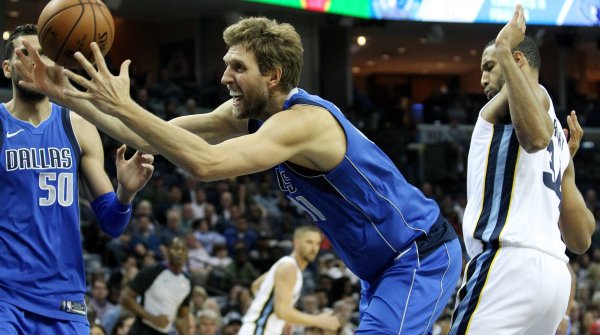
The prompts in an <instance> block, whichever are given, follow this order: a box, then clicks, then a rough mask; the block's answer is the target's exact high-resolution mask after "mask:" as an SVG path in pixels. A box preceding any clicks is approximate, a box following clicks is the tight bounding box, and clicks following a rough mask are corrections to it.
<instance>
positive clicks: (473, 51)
mask: <svg viewBox="0 0 600 335" xmlns="http://www.w3.org/2000/svg"><path fill="white" fill-rule="evenodd" d="M478 53H479V52H478V51H477V49H471V50H469V55H471V56H476V55H477V54H478Z"/></svg>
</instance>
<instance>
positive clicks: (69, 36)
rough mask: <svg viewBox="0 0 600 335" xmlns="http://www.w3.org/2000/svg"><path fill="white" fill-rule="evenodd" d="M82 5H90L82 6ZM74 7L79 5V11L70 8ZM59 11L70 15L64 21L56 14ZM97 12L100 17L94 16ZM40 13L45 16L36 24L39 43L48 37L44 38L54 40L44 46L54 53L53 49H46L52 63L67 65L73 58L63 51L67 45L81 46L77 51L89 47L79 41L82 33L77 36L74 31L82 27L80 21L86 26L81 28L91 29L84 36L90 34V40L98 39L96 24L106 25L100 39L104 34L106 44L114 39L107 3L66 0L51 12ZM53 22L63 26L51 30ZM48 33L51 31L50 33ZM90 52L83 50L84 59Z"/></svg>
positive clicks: (58, 13) (87, 0)
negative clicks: (64, 3)
mask: <svg viewBox="0 0 600 335" xmlns="http://www.w3.org/2000/svg"><path fill="white" fill-rule="evenodd" d="M65 2H70V1H65ZM86 6H90V7H89V8H86ZM94 6H97V7H94ZM77 7H79V11H75V10H74V8H77ZM86 10H89V11H86ZM105 11H107V12H108V13H106V12H105ZM63 13H64V14H63ZM42 14H43V12H42ZM61 15H67V16H68V17H69V18H70V19H69V20H68V21H62V20H61V18H60V16H61ZM89 15H92V17H89ZM97 15H101V17H100V16H99V17H96V16H97ZM44 16H45V17H44V18H43V19H44V22H43V23H42V24H41V25H38V32H39V37H40V42H42V44H43V41H48V42H49V41H50V40H48V39H51V40H54V42H50V43H53V44H54V46H52V47H50V46H48V47H49V49H50V50H49V51H54V50H56V53H54V52H46V53H47V55H48V56H53V57H51V59H52V60H53V61H54V62H55V63H58V64H64V65H67V64H70V63H72V62H73V60H72V59H71V57H69V55H65V54H64V53H65V50H66V48H67V47H69V48H71V47H72V46H73V45H77V47H79V48H81V49H82V50H81V51H85V50H86V49H89V47H88V48H86V47H85V45H82V44H81V42H83V41H84V40H82V39H81V38H82V37H83V36H85V35H81V36H79V32H78V30H80V29H82V28H83V27H82V24H84V23H83V22H86V23H85V26H86V27H87V28H85V29H88V32H89V31H91V33H92V36H88V38H89V37H91V41H95V42H98V41H97V39H98V36H97V35H98V29H99V25H100V26H106V32H104V31H103V33H102V34H103V40H104V38H107V39H108V40H107V41H108V42H107V43H108V45H109V48H110V45H111V44H112V41H113V40H114V22H113V20H112V16H110V11H109V9H108V7H107V6H106V5H105V4H104V3H102V2H101V1H98V0H77V3H73V2H70V4H68V5H67V6H65V7H61V8H60V9H58V10H55V11H54V12H52V14H49V15H44ZM71 22H72V23H71ZM65 23H67V24H65ZM69 23H70V24H69ZM57 24H58V25H62V26H63V27H64V28H62V29H63V30H59V31H54V29H53V28H52V27H53V26H54V25H57ZM92 24H93V26H92ZM103 29H104V28H103ZM51 31H54V33H51ZM57 33H58V35H56V34H57ZM104 34H108V36H106V37H105V36H104ZM50 35H52V37H51V36H50ZM76 35H77V36H76ZM63 36H64V37H63ZM75 37H76V38H77V39H76V40H74V39H73V38H75ZM86 40H87V38H86ZM91 41H90V42H91ZM84 44H85V43H84ZM103 53H104V52H103ZM91 56H92V53H91V51H90V52H89V53H88V54H85V57H86V58H88V59H89V58H90V57H91Z"/></svg>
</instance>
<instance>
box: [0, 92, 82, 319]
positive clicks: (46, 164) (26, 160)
mask: <svg viewBox="0 0 600 335" xmlns="http://www.w3.org/2000/svg"><path fill="white" fill-rule="evenodd" d="M0 121H1V123H0V125H1V129H0V130H1V135H0V144H1V148H2V152H1V155H0V169H1V173H0V185H2V189H1V190H0V300H3V301H5V302H8V303H11V304H13V305H16V306H18V307H20V308H23V309H25V310H28V311H30V312H33V313H36V314H40V315H44V316H47V317H52V318H56V319H64V320H78V321H83V320H85V317H82V316H78V315H75V314H67V313H66V312H62V311H61V310H60V307H61V301H62V300H71V301H76V302H83V301H84V293H85V287H86V286H85V271H84V265H83V257H82V249H81V239H80V234H79V201H78V200H79V192H78V185H77V172H78V165H79V159H80V156H81V153H80V148H79V145H78V144H77V140H76V138H75V134H74V132H73V129H72V126H71V121H70V118H69V111H68V110H66V109H64V108H61V107H60V106H58V105H55V104H52V112H51V114H50V116H49V117H48V119H46V120H44V121H43V122H42V123H40V124H39V125H38V126H37V127H36V126H34V125H32V124H31V123H28V122H25V121H22V120H18V119H16V118H14V117H13V116H12V115H11V114H10V113H9V112H8V110H7V109H6V108H5V106H4V105H3V104H0ZM84 322H86V321H84Z"/></svg>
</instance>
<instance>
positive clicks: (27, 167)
mask: <svg viewBox="0 0 600 335" xmlns="http://www.w3.org/2000/svg"><path fill="white" fill-rule="evenodd" d="M22 41H27V42H28V43H30V46H32V47H33V48H35V50H36V52H40V51H41V49H40V45H39V42H38V38H37V35H36V27H35V25H31V24H27V25H23V26H19V27H17V28H16V30H15V31H14V32H13V33H12V34H11V35H10V37H9V39H8V41H7V44H6V50H5V55H4V56H5V57H4V58H5V60H4V61H3V62H2V70H3V72H4V76H5V77H6V78H9V79H11V80H12V84H13V85H12V86H13V87H12V88H13V98H12V99H11V100H10V101H8V102H7V103H5V104H0V131H1V132H0V143H1V147H2V149H1V150H2V152H1V154H0V185H2V188H1V189H0V334H78V335H84V334H85V335H88V334H89V333H90V329H89V324H88V321H87V318H86V306H85V302H84V294H85V291H86V282H85V271H84V264H83V257H82V250H81V240H80V233H79V188H78V185H79V180H78V176H80V175H81V176H82V181H83V182H84V185H85V186H86V188H87V189H88V190H89V194H90V196H91V198H92V199H93V201H92V203H91V205H92V208H93V210H94V212H95V214H96V217H97V221H98V223H99V224H100V227H101V228H102V230H103V231H105V232H106V233H108V234H109V235H111V236H118V235H119V234H121V232H122V231H123V230H124V229H125V227H126V225H127V224H128V223H129V218H130V216H131V201H132V200H133V198H134V196H135V194H136V192H137V191H139V190H140V189H141V188H142V187H143V186H144V185H145V184H146V182H147V181H148V179H149V178H150V176H151V175H152V171H153V166H152V161H153V159H154V158H153V156H152V155H149V154H142V153H140V152H137V153H136V154H135V155H134V156H133V157H132V158H131V159H125V158H124V153H125V146H122V147H121V148H119V150H118V151H117V158H116V160H117V163H116V164H117V179H118V184H119V185H118V188H117V191H116V193H115V192H114V189H113V186H112V184H111V182H110V179H109V178H108V176H107V174H106V172H105V171H104V152H103V149H102V143H101V142H100V136H99V134H98V131H97V130H96V128H95V127H94V126H93V125H92V124H90V123H89V122H87V121H86V120H84V119H83V118H81V117H80V116H78V115H76V114H74V113H71V112H70V111H69V110H68V109H66V108H64V107H61V106H59V105H56V104H54V103H51V102H50V101H49V100H48V97H46V96H44V95H42V94H40V93H37V92H33V91H30V90H28V89H25V88H23V87H20V86H19V85H18V84H17V83H18V82H19V80H20V79H21V78H22V75H23V74H22V73H21V72H20V71H19V70H18V69H17V68H16V67H15V61H16V60H17V56H16V55H15V50H20V51H21V52H24V51H25V47H24V46H23V44H22ZM41 57H42V58H41V59H40V60H42V61H44V62H46V64H48V65H51V64H52V62H51V61H50V60H49V59H48V58H47V57H45V56H43V55H42V56H41Z"/></svg>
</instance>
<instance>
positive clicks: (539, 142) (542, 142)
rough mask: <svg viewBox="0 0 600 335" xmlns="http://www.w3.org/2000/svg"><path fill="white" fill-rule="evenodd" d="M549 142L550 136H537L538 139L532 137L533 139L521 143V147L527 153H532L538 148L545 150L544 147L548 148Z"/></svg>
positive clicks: (538, 149)
mask: <svg viewBox="0 0 600 335" xmlns="http://www.w3.org/2000/svg"><path fill="white" fill-rule="evenodd" d="M549 144H550V137H548V138H538V139H534V140H532V141H530V142H528V143H526V144H524V145H522V147H523V149H524V150H525V152H527V153H528V154H533V153H536V152H538V151H540V150H545V149H546V148H548V145H549Z"/></svg>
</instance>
